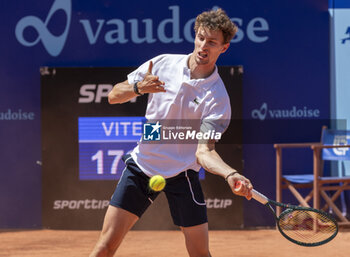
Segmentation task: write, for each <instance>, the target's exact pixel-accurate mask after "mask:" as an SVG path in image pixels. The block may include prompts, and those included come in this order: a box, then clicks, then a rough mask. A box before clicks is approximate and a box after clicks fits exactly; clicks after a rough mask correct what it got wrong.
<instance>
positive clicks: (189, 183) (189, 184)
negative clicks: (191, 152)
mask: <svg viewBox="0 0 350 257" xmlns="http://www.w3.org/2000/svg"><path fill="white" fill-rule="evenodd" d="M185 176H186V178H187V182H188V186H189V187H190V191H191V194H192V200H193V201H194V202H195V203H196V204H198V205H206V203H205V202H204V203H200V202H198V201H197V200H196V199H195V198H194V193H193V190H192V185H191V181H190V178H189V177H188V176H187V170H186V171H185Z"/></svg>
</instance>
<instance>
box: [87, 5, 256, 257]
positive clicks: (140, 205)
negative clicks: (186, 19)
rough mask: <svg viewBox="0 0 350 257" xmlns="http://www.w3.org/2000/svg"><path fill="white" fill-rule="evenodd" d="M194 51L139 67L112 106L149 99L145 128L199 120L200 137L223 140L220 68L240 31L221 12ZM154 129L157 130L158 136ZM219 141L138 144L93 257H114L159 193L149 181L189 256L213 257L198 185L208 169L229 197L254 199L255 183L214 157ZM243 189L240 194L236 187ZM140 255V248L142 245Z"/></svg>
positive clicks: (205, 26) (211, 16)
mask: <svg viewBox="0 0 350 257" xmlns="http://www.w3.org/2000/svg"><path fill="white" fill-rule="evenodd" d="M194 29H195V35H196V36H195V41H194V50H193V52H192V53H191V54H188V55H180V54H179V55H173V54H172V55H171V54H164V55H160V56H157V57H155V58H153V59H151V60H150V61H147V62H145V63H144V64H142V65H141V66H140V67H139V68H138V69H136V70H135V71H133V72H132V73H130V74H129V75H128V77H127V80H125V81H124V82H121V83H118V84H116V85H115V86H114V87H113V89H112V90H111V92H110V93H109V96H108V99H109V102H110V104H117V103H119V104H121V103H125V102H127V101H129V100H131V99H132V98H134V97H136V96H138V95H143V94H148V105H147V110H146V119H147V120H152V121H156V120H189V119H191V120H195V121H198V123H199V124H197V125H198V126H200V130H201V131H203V132H207V131H213V130H214V131H215V132H218V133H223V132H224V131H225V130H226V128H227V127H228V125H229V121H230V117H231V106H230V100H229V96H228V94H227V92H226V89H225V86H224V84H223V82H222V80H221V78H220V76H219V74H218V69H217V66H216V61H217V59H218V57H219V56H220V54H222V53H224V52H226V50H227V49H228V48H229V45H230V41H231V39H232V38H233V37H234V35H235V33H236V32H237V27H236V26H235V25H234V24H233V23H232V22H231V20H230V18H229V17H228V16H227V15H226V13H225V12H224V11H223V10H222V9H217V10H212V11H208V12H203V13H201V14H200V15H198V16H197V18H196V22H195V28H194ZM155 129H157V128H155ZM215 142H216V141H215V139H208V140H204V141H203V140H201V142H198V143H196V144H181V143H179V144H162V143H158V144H150V143H144V142H142V141H141V142H139V144H138V145H137V146H136V147H135V149H133V151H132V153H131V154H129V155H126V156H124V157H123V160H124V162H125V163H126V168H125V170H124V171H123V174H122V176H121V178H120V180H119V182H118V185H117V187H116V190H115V192H114V194H113V196H112V198H111V201H110V205H109V207H108V209H107V212H106V216H105V219H104V224H103V228H102V232H101V235H100V238H99V240H98V242H97V244H96V246H95V248H94V250H93V252H92V253H91V255H90V256H91V257H92V256H113V255H114V253H115V252H116V250H117V248H118V247H119V245H120V243H121V242H122V240H123V238H124V236H125V235H126V233H127V232H128V231H129V230H130V229H131V228H132V226H133V225H134V224H135V222H136V221H137V220H138V219H139V218H140V217H141V216H142V214H143V213H144V211H145V210H146V209H147V207H148V206H149V205H150V204H152V203H153V201H154V200H155V199H156V197H157V195H158V194H159V193H157V192H150V190H149V188H148V180H149V178H150V177H151V176H153V175H156V174H160V175H162V176H164V177H165V178H166V179H167V185H166V187H165V189H164V192H165V194H166V197H167V200H168V203H169V208H170V212H171V216H172V218H173V222H174V224H175V225H177V226H179V227H180V228H181V230H182V231H183V233H184V236H185V242H186V248H187V251H188V253H189V256H196V257H198V256H210V253H209V243H208V242H209V240H208V220H207V209H206V204H205V201H204V196H203V192H202V189H201V185H200V182H199V178H198V171H199V169H200V167H203V168H204V169H205V170H207V171H208V172H211V173H213V174H216V175H219V176H221V177H223V178H224V179H226V181H227V183H228V185H229V186H230V188H231V190H232V191H233V192H234V193H235V194H237V195H241V196H245V197H246V198H247V199H250V198H251V190H252V188H253V186H252V184H251V182H250V181H249V180H248V179H247V178H245V177H244V176H242V175H240V174H239V173H238V172H237V171H236V170H235V169H233V168H232V167H230V166H229V165H227V164H226V163H225V162H224V161H223V160H222V159H221V158H220V156H219V155H218V153H217V152H216V151H215ZM238 180H239V181H242V182H243V186H242V187H241V189H240V191H238V192H236V191H235V190H234V183H235V182H236V181H238ZM137 247H140V249H141V248H142V245H138V246H137Z"/></svg>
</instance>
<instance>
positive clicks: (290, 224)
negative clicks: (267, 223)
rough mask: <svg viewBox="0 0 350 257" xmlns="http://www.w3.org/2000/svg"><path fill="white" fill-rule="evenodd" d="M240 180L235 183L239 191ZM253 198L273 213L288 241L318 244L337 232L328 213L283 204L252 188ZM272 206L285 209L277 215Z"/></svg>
mask: <svg viewBox="0 0 350 257" xmlns="http://www.w3.org/2000/svg"><path fill="white" fill-rule="evenodd" d="M241 186H242V182H241V181H238V182H236V184H235V190H236V191H239V190H240V188H241ZM252 196H253V198H254V199H255V200H256V201H258V202H260V203H261V204H263V205H265V206H267V207H268V208H269V210H270V211H271V212H272V213H273V215H274V217H275V220H276V223H277V227H278V230H279V231H280V233H281V234H282V235H283V236H284V237H285V238H287V239H288V240H289V241H291V242H293V243H295V244H298V245H302V246H319V245H322V244H325V243H328V242H329V241H331V240H332V239H333V238H334V237H335V236H336V235H337V233H338V224H337V221H336V220H335V219H334V218H333V217H332V216H331V215H330V214H328V213H326V212H323V211H321V210H317V209H314V208H309V207H301V206H295V205H289V204H283V203H279V202H276V201H273V200H271V199H269V198H267V197H266V196H264V195H263V194H261V193H259V192H258V191H256V190H254V189H253V190H252ZM273 206H279V207H282V208H284V209H285V210H284V211H283V212H282V213H281V215H280V216H278V217H277V215H276V212H275V210H274V208H273Z"/></svg>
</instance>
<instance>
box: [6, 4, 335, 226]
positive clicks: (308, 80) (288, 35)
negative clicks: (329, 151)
mask: <svg viewBox="0 0 350 257" xmlns="http://www.w3.org/2000/svg"><path fill="white" fill-rule="evenodd" d="M0 7H1V8H0V20H1V22H0V34H1V44H0V163H1V166H0V228H38V227H41V166H40V163H41V131H40V72H39V69H40V67H41V66H55V67H65V66H68V67H88V66H96V67H106V66H138V65H140V64H141V63H142V62H144V61H145V60H147V59H149V58H151V57H153V56H155V55H158V54H161V53H189V52H191V51H192V49H193V43H192V41H193V38H194V33H193V29H192V28H193V21H194V20H193V18H194V17H195V16H196V15H197V14H198V13H200V12H202V11H204V10H208V9H211V8H216V7H222V8H223V9H225V10H226V11H227V13H228V14H229V16H230V17H232V20H233V21H235V22H236V24H237V25H238V26H239V28H240V30H239V33H238V34H237V36H236V37H235V38H234V39H233V40H232V42H231V43H232V44H231V48H230V49H229V51H228V52H226V53H225V54H224V55H222V57H221V58H220V60H219V62H218V64H219V65H243V67H244V82H243V110H244V118H245V119H246V120H247V121H250V120H252V121H254V122H259V124H267V126H269V125H268V122H269V121H279V120H281V119H283V118H289V119H306V118H307V119H328V118H329V116H330V111H329V109H330V104H329V17H328V1H327V0H286V1H279V0H266V1H259V0H250V1H237V0H233V1H221V0H218V1H207V0H201V1H197V0H196V1H153V2H152V3H150V2H147V1H135V0H131V1H112V0H101V1H78V0H50V1H34V0H26V1H24V0H18V1H1V3H0ZM282 113H284V117H283V116H281V114H282ZM296 114H297V115H296ZM305 130H306V131H307V132H308V133H307V134H305V135H307V136H308V137H307V138H306V136H305V135H300V134H299V133H297V132H295V131H294V130H292V131H291V130H288V129H279V130H278V131H275V132H274V135H273V137H271V138H269V137H264V138H263V139H261V138H260V137H256V136H257V135H260V134H261V130H259V126H258V127H255V126H251V125H249V122H248V125H247V127H246V129H245V135H244V140H245V145H244V163H245V166H244V173H245V175H246V176H248V177H249V178H250V179H251V180H252V181H253V183H254V184H255V187H256V188H257V189H258V190H261V191H263V192H265V193H266V194H267V195H268V196H269V197H272V198H274V197H275V193H274V192H275V164H274V161H275V160H274V151H273V147H272V143H275V142H274V141H275V139H276V138H279V139H280V140H282V139H284V138H285V137H286V136H288V138H287V139H288V140H298V141H301V140H305V141H312V140H317V139H318V138H319V133H320V128H319V129H317V128H314V127H312V126H311V127H310V128H305ZM291 135H292V137H290V136H291ZM303 162H304V161H303V160H302V159H301V160H300V163H303ZM244 212H245V215H244V217H245V225H246V226H265V225H269V222H270V221H266V220H265V218H264V217H263V216H264V215H259V213H260V214H263V210H261V208H260V207H259V206H258V205H257V204H255V203H253V202H249V203H248V202H245V211H244Z"/></svg>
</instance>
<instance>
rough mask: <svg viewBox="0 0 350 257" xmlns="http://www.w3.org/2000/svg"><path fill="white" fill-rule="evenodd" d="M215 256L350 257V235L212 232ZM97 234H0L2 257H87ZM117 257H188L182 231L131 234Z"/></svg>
mask: <svg viewBox="0 0 350 257" xmlns="http://www.w3.org/2000/svg"><path fill="white" fill-rule="evenodd" d="M209 233H210V234H209V236H210V249H211V253H212V256H214V257H215V256H216V257H225V256H238V257H255V256H256V257H273V256H276V257H277V256H278V257H349V256H350V232H339V234H338V235H337V237H336V238H335V239H333V241H331V242H329V243H328V244H326V245H323V246H318V247H302V246H297V245H294V244H293V243H290V242H289V241H287V240H286V239H284V238H283V237H282V236H281V235H280V234H279V232H278V231H276V230H234V231H210V232H209ZM98 236H99V232H98V231H60V230H35V231H12V232H0V256H1V257H2V256H6V257H17V256H18V257H27V256H28V257H29V256H30V257H44V256H45V257H62V256H74V257H80V256H84V257H86V256H88V255H89V253H90V251H91V249H92V248H93V246H94V244H95V242H96V240H97V238H98ZM115 256H137V257H146V256H147V257H150V256H161V257H163V256H165V257H173V256H174V257H175V256H188V255H187V252H186V249H185V244H184V238H183V235H182V233H181V232H180V231H130V232H129V234H128V235H127V236H126V238H125V239H124V241H123V243H122V245H121V247H120V248H119V251H118V252H117V253H116V255H115Z"/></svg>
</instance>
